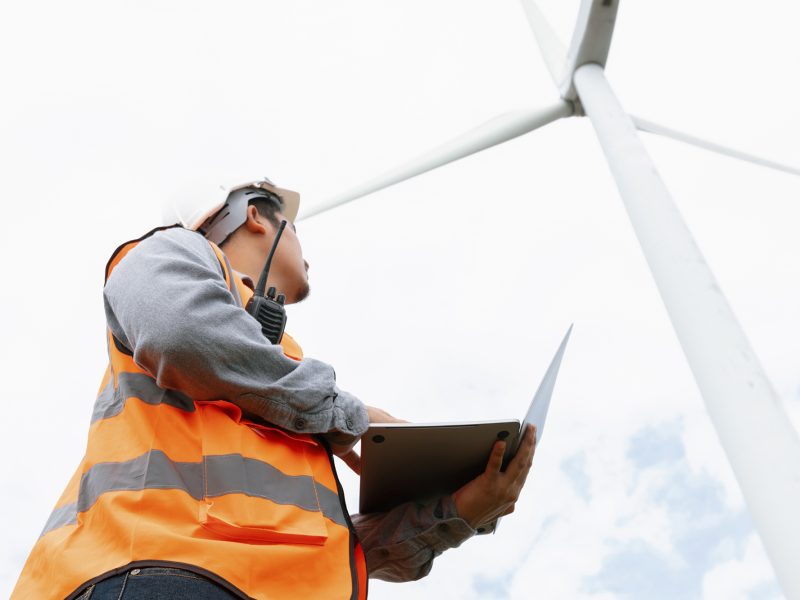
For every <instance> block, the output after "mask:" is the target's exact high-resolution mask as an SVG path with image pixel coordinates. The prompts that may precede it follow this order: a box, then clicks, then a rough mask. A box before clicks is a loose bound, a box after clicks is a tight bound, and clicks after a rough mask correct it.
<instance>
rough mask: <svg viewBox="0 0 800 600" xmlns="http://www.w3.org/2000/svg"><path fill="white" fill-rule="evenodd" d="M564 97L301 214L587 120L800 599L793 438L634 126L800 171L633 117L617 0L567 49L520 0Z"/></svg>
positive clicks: (784, 577) (588, 3)
mask: <svg viewBox="0 0 800 600" xmlns="http://www.w3.org/2000/svg"><path fill="white" fill-rule="evenodd" d="M522 5H523V8H524V9H525V13H526V15H527V18H528V21H529V23H530V25H531V29H532V30H533V33H534V36H535V37H536V41H537V43H538V45H539V48H540V50H541V52H542V55H543V57H544V60H545V63H546V64H547V67H548V69H549V71H550V74H551V76H552V78H553V81H554V82H555V84H556V87H557V89H558V93H559V96H560V98H559V99H558V100H557V101H556V102H554V103H552V104H551V105H549V106H546V107H544V108H542V109H537V110H520V111H514V112H509V113H506V114H503V115H500V116H498V117H496V118H495V119H493V120H491V121H489V122H487V123H485V124H483V125H481V126H479V127H477V128H475V129H472V130H470V131H468V132H466V133H464V134H463V135H461V136H459V137H457V138H455V139H453V140H451V141H449V142H447V143H445V144H443V145H441V146H439V147H437V148H435V149H434V150H432V151H430V152H427V153H425V154H423V155H421V156H419V157H417V158H416V159H414V160H411V161H410V162H408V163H406V164H404V165H401V166H399V167H397V168H395V169H393V170H390V171H388V172H386V173H384V174H383V175H380V176H379V177H376V178H374V179H371V180H369V181H367V182H365V183H363V184H361V185H359V186H356V187H355V188H353V189H351V190H348V191H347V192H345V193H342V194H340V195H338V196H336V197H334V198H331V199H329V200H327V201H325V202H322V203H320V204H318V205H316V206H313V207H311V208H310V209H309V210H307V211H305V213H304V214H302V215H301V217H300V218H309V217H311V216H314V215H316V214H319V213H322V212H325V211H327V210H330V209H332V208H335V207H337V206H341V205H342V204H345V203H347V202H351V201H353V200H355V199H357V198H361V197H362V196H365V195H367V194H370V193H372V192H375V191H378V190H380V189H383V188H385V187H388V186H390V185H393V184H395V183H398V182H401V181H404V180H406V179H409V178H411V177H414V176H416V175H420V174H422V173H425V172H427V171H430V170H431V169H435V168H437V167H440V166H442V165H446V164H448V163H450V162H453V161H455V160H458V159H460V158H463V157H465V156H469V155H470V154H474V153H476V152H479V151H481V150H484V149H486V148H490V147H492V146H495V145H497V144H500V143H502V142H505V141H508V140H510V139H513V138H515V137H518V136H520V135H523V134H525V133H528V132H530V131H533V130H534V129H538V128H540V127H543V126H545V125H547V124H549V123H552V122H553V121H556V120H558V119H561V118H564V117H570V116H584V115H585V116H587V117H588V118H589V120H590V121H591V123H592V125H593V127H594V129H595V132H596V134H597V137H598V139H599V141H600V145H601V147H602V149H603V152H604V153H605V155H606V160H607V161H608V164H609V167H610V168H611V172H612V174H613V176H614V179H615V180H616V183H617V187H618V189H619V193H620V196H621V198H622V200H623V203H624V205H625V209H626V210H627V212H628V216H629V218H630V221H631V224H632V226H633V229H634V231H635V233H636V236H637V238H638V240H639V244H640V246H641V248H642V251H643V252H644V255H645V258H646V260H647V263H648V266H649V268H650V271H651V273H652V275H653V278H654V280H655V283H656V285H657V287H658V290H659V293H660V294H661V298H662V300H663V301H664V304H665V306H666V309H667V313H668V314H669V317H670V320H671V321H672V325H673V327H674V329H675V332H676V334H677V336H678V340H679V342H680V344H681V347H682V348H683V352H684V354H685V355H686V358H687V360H688V363H689V366H690V367H691V370H692V373H693V375H694V378H695V381H696V383H697V386H698V388H699V389H700V393H701V394H702V396H703V399H704V401H705V404H706V408H707V410H708V413H709V416H710V417H711V421H712V423H713V424H714V427H715V429H716V431H717V434H718V436H719V439H720V442H721V444H722V447H723V449H724V450H725V453H726V455H727V457H728V460H729V461H730V463H731V466H732V467H733V471H734V473H735V475H736V479H737V481H738V483H739V486H740V488H741V490H742V493H743V495H744V498H745V501H746V503H747V506H748V508H749V510H750V513H751V515H752V517H753V520H754V522H755V525H756V529H757V530H758V532H759V534H760V536H761V539H762V541H763V544H764V547H765V549H766V552H767V555H768V557H769V559H770V561H771V562H772V565H773V567H774V569H775V572H776V575H777V578H778V581H779V583H780V585H781V587H782V589H783V591H784V593H785V594H786V596H787V597H788V598H790V599H800V569H797V564H798V562H797V561H798V557H800V510H798V507H800V437H798V434H797V431H796V430H795V429H794V427H793V426H792V424H791V422H790V420H789V418H788V416H787V414H786V412H785V410H784V408H783V406H782V404H781V400H780V399H779V398H778V396H777V394H776V393H775V391H774V389H773V387H772V384H771V383H770V381H769V380H768V378H767V376H766V374H765V372H764V370H763V368H762V366H761V364H760V362H759V360H758V357H757V356H756V355H755V352H754V351H753V349H752V347H751V346H750V343H749V342H748V340H747V338H746V336H745V334H744V331H743V330H742V328H741V326H740V325H739V323H738V321H737V320H736V317H735V316H734V314H733V312H732V310H731V308H730V305H729V304H728V302H727V300H726V298H725V296H724V294H723V293H722V291H721V289H720V287H719V285H718V283H717V281H716V279H715V277H714V275H713V273H712V272H711V269H710V268H709V266H708V264H707V263H706V261H705V259H704V258H703V255H702V253H701V252H700V249H699V248H698V246H697V244H696V243H695V241H694V238H693V237H692V234H691V232H690V231H689V229H688V227H687V226H686V223H685V222H684V221H683V218H682V217H681V215H680V213H679V212H678V209H677V207H676V206H675V204H674V202H673V201H672V198H671V197H670V195H669V192H668V191H667V189H666V187H665V185H664V183H663V182H662V180H661V178H660V176H659V175H658V173H657V171H656V168H655V166H654V164H653V162H652V161H651V159H650V157H649V156H648V154H647V152H646V150H645V148H644V146H643V144H642V142H641V141H640V139H639V137H638V134H637V132H636V130H637V129H639V130H641V131H645V132H649V133H654V134H658V135H663V136H667V137H671V138H674V139H676V140H680V141H682V142H686V143H689V144H693V145H696V146H699V147H701V148H704V149H706V150H710V151H713V152H718V153H720V154H724V155H727V156H730V157H733V158H737V159H740V160H746V161H749V162H753V163H756V164H759V165H762V166H766V167H769V168H773V169H778V170H781V171H784V172H788V173H792V174H795V175H800V169H798V168H795V167H792V166H788V165H783V164H780V163H777V162H774V161H770V160H766V159H763V158H760V157H757V156H754V155H752V154H748V153H745V152H741V151H738V150H734V149H731V148H728V147H725V146H721V145H718V144H714V143H712V142H709V141H706V140H703V139H700V138H697V137H695V136H692V135H689V134H686V133H682V132H679V131H675V130H673V129H670V128H667V127H664V126H662V125H659V124H657V123H652V122H650V121H646V120H644V119H641V118H637V117H635V116H632V115H629V114H627V113H626V112H625V110H624V109H623V108H622V106H621V105H620V103H619V101H618V100H617V98H616V96H615V95H614V92H613V90H612V88H611V86H610V85H609V83H608V81H607V80H606V77H605V73H604V67H605V64H606V59H607V57H608V51H609V48H610V45H611V38H612V35H613V32H614V23H615V21H616V16H617V9H618V5H619V0H582V2H581V5H580V9H579V12H578V19H577V24H576V27H575V30H574V32H573V37H572V42H571V44H570V46H569V49H568V50H567V49H565V48H564V46H563V45H562V44H561V42H560V40H559V39H558V38H557V36H556V35H555V34H554V32H553V31H552V29H551V27H550V26H549V24H548V23H547V21H546V20H545V18H544V17H543V15H542V14H541V12H540V10H539V9H538V7H537V6H536V4H535V3H534V0H522Z"/></svg>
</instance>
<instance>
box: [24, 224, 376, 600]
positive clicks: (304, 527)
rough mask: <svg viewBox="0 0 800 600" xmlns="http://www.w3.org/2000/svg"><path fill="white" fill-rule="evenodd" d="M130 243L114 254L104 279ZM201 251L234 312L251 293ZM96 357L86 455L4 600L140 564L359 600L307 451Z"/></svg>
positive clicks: (314, 452)
mask: <svg viewBox="0 0 800 600" xmlns="http://www.w3.org/2000/svg"><path fill="white" fill-rule="evenodd" d="M155 231H158V230H155ZM155 231H154V232H155ZM154 232H151V233H150V234H148V235H147V236H149V235H152V234H153V233H154ZM147 236H145V237H147ZM141 239H144V238H141ZM139 241H141V240H136V241H134V242H129V243H127V244H124V245H122V246H120V248H119V249H118V250H117V252H115V254H114V256H112V258H111V260H110V261H109V264H108V267H107V270H106V277H108V276H109V275H110V274H111V272H112V271H113V269H114V267H115V266H116V265H117V264H119V262H120V261H121V260H122V259H123V258H124V256H125V255H126V254H127V253H128V252H130V251H131V250H132V249H133V248H134V247H135V246H136V244H137V243H138V242H139ZM212 248H213V249H214V252H215V254H216V256H217V258H218V259H219V263H220V268H221V274H222V275H223V276H224V278H225V282H226V284H227V286H228V289H229V290H230V291H231V294H232V296H233V300H234V302H236V304H238V305H240V306H242V305H243V303H246V302H247V300H248V299H249V297H250V295H252V292H251V291H250V290H249V288H248V287H247V286H246V285H245V284H244V283H243V282H242V280H241V278H240V277H239V276H237V275H236V274H235V273H234V271H233V270H232V269H231V267H230V264H229V263H228V261H227V258H226V257H225V255H224V254H223V253H222V252H221V251H220V250H219V249H218V248H217V247H216V246H214V245H213V244H212ZM284 338H285V343H282V345H283V347H284V351H285V353H286V355H287V356H290V357H292V358H295V359H298V360H300V359H301V358H302V350H300V347H299V346H297V344H296V343H295V342H294V340H292V339H291V338H290V337H289V336H288V335H286V336H284ZM108 352H109V368H108V369H107V371H106V374H105V375H104V377H103V381H102V383H101V386H100V391H99V393H98V397H97V401H96V403H95V407H94V410H93V412H92V418H91V425H90V429H89V440H88V444H87V450H86V455H85V456H84V459H83V461H82V463H81V465H80V467H79V468H78V470H77V471H76V473H75V474H74V475H73V477H72V479H71V481H70V483H69V484H68V485H67V488H66V490H65V491H64V493H63V494H62V496H61V498H60V499H59V501H58V502H57V504H56V508H55V509H54V510H53V512H52V514H51V515H50V518H49V519H48V521H47V523H46V524H45V527H44V530H43V531H42V534H41V536H40V538H39V540H38V541H37V543H36V545H35V546H34V548H33V550H32V552H31V555H30V557H29V558H28V561H27V563H26V565H25V568H24V569H23V572H22V574H21V575H20V579H19V582H18V583H17V587H16V589H15V590H14V594H13V596H12V598H65V597H69V596H71V595H74V594H75V593H77V592H78V591H79V590H80V589H81V588H82V587H84V586H85V585H87V584H88V583H90V582H93V581H96V580H99V579H100V578H102V576H104V575H106V574H110V573H114V572H119V571H120V570H121V569H125V568H130V567H131V566H133V565H136V564H145V563H146V564H160V563H163V564H169V565H171V566H178V567H183V568H187V569H189V570H195V571H197V572H199V573H201V574H206V575H209V576H212V577H213V578H214V579H215V580H216V581H218V582H219V583H221V584H222V585H225V586H226V587H227V588H228V589H230V590H231V591H232V592H234V593H235V594H238V595H239V596H241V597H243V598H258V599H267V598H269V599H283V598H305V597H309V598H310V597H319V598H343V599H353V600H356V599H359V598H365V597H366V563H365V560H364V556H363V552H362V551H361V549H360V547H359V546H358V543H357V540H356V539H355V535H354V532H353V529H352V523H351V522H350V519H349V516H348V514H347V510H346V507H345V506H344V501H343V495H342V492H341V486H340V485H339V482H338V479H337V478H336V474H335V469H334V466H333V461H332V458H331V456H330V454H329V452H328V450H327V449H326V448H325V446H324V445H323V444H322V443H321V442H320V441H318V440H317V439H316V438H314V437H313V436H308V435H301V434H295V433H292V432H288V431H284V430H282V429H279V428H276V427H273V426H270V425H268V424H265V423H255V422H252V421H249V420H247V419H245V418H243V416H242V412H241V410H240V409H239V408H238V407H236V406H235V405H233V404H231V403H229V402H226V401H221V400H220V401H193V400H192V399H191V398H189V397H188V396H186V395H185V394H182V393H181V392H179V391H175V390H165V389H162V388H159V387H158V385H157V384H156V382H155V380H154V379H153V378H152V377H151V376H150V375H149V374H148V373H147V372H145V371H144V370H142V369H141V368H139V367H138V365H136V363H135V362H134V361H133V358H132V356H131V355H130V352H128V351H127V350H126V349H125V348H124V347H120V345H119V344H118V343H117V342H116V341H115V340H114V339H113V336H111V333H110V332H109V334H108Z"/></svg>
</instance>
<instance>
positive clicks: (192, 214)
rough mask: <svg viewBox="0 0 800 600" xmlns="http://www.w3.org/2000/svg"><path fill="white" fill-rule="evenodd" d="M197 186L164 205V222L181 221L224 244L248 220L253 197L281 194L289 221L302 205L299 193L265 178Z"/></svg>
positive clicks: (173, 222) (284, 213)
mask: <svg viewBox="0 0 800 600" xmlns="http://www.w3.org/2000/svg"><path fill="white" fill-rule="evenodd" d="M194 187H195V189H193V190H191V191H187V190H184V191H183V192H182V193H181V194H180V195H177V196H176V197H175V198H174V199H173V200H172V201H171V202H168V203H167V204H166V205H165V206H164V215H163V221H164V225H174V224H175V223H180V224H181V225H183V226H184V227H186V228H188V229H193V230H194V231H200V232H201V233H202V234H203V235H204V236H206V238H208V239H209V240H210V241H212V242H214V243H215V244H220V243H222V242H223V241H224V240H225V239H226V238H227V237H228V236H229V235H230V234H231V233H233V232H234V231H236V229H238V228H239V227H240V226H241V225H242V223H244V222H245V221H246V220H247V203H248V201H249V200H250V199H252V198H255V197H258V196H260V195H267V194H274V195H276V196H278V198H280V200H281V204H282V207H281V214H283V216H285V217H286V219H288V220H289V221H294V220H295V218H296V217H297V211H298V210H299V208H300V194H298V193H297V192H294V191H292V190H287V189H283V188H279V187H277V186H276V185H275V184H274V183H272V182H271V181H270V180H269V179H267V178H266V177H264V178H263V179H260V180H258V181H250V182H248V183H241V184H238V185H233V186H230V187H226V186H224V185H219V184H217V185H213V184H210V185H202V184H201V185H196V186H194ZM236 192H239V193H236ZM224 209H226V210H224ZM212 217H213V218H212ZM201 228H202V229H201Z"/></svg>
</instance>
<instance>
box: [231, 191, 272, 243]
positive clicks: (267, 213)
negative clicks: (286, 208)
mask: <svg viewBox="0 0 800 600" xmlns="http://www.w3.org/2000/svg"><path fill="white" fill-rule="evenodd" d="M247 206H248V207H249V206H255V207H256V210H257V211H258V214H260V215H261V216H262V217H264V218H265V219H266V220H267V221H269V222H270V223H272V224H273V225H274V226H275V227H278V226H279V225H280V224H281V222H280V220H278V213H279V212H281V211H282V210H283V200H281V197H280V196H278V195H277V194H273V193H272V192H266V193H264V194H259V195H258V196H256V197H254V198H251V199H250V200H248V201H247ZM243 225H244V223H242V225H239V227H237V228H236V229H235V230H234V231H233V232H231V234H230V235H229V236H228V237H226V238H225V239H224V240H222V241H221V242H220V243H219V247H220V248H222V246H224V245H225V243H226V242H227V241H228V240H229V239H231V237H232V236H233V234H234V233H236V232H237V231H239V229H241V228H242V226H243Z"/></svg>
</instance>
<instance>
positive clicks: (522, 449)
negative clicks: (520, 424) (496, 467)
mask: <svg viewBox="0 0 800 600" xmlns="http://www.w3.org/2000/svg"><path fill="white" fill-rule="evenodd" d="M535 449H536V428H535V427H534V426H533V425H528V427H527V428H526V429H525V433H524V434H523V438H522V443H521V444H520V446H519V449H518V450H517V453H516V455H514V458H513V459H512V460H511V464H509V465H508V469H507V470H506V472H507V473H508V474H510V475H511V477H512V478H513V479H517V478H518V477H520V476H522V475H523V474H524V476H527V474H528V471H529V470H530V468H531V462H532V461H533V453H534V451H535Z"/></svg>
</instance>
